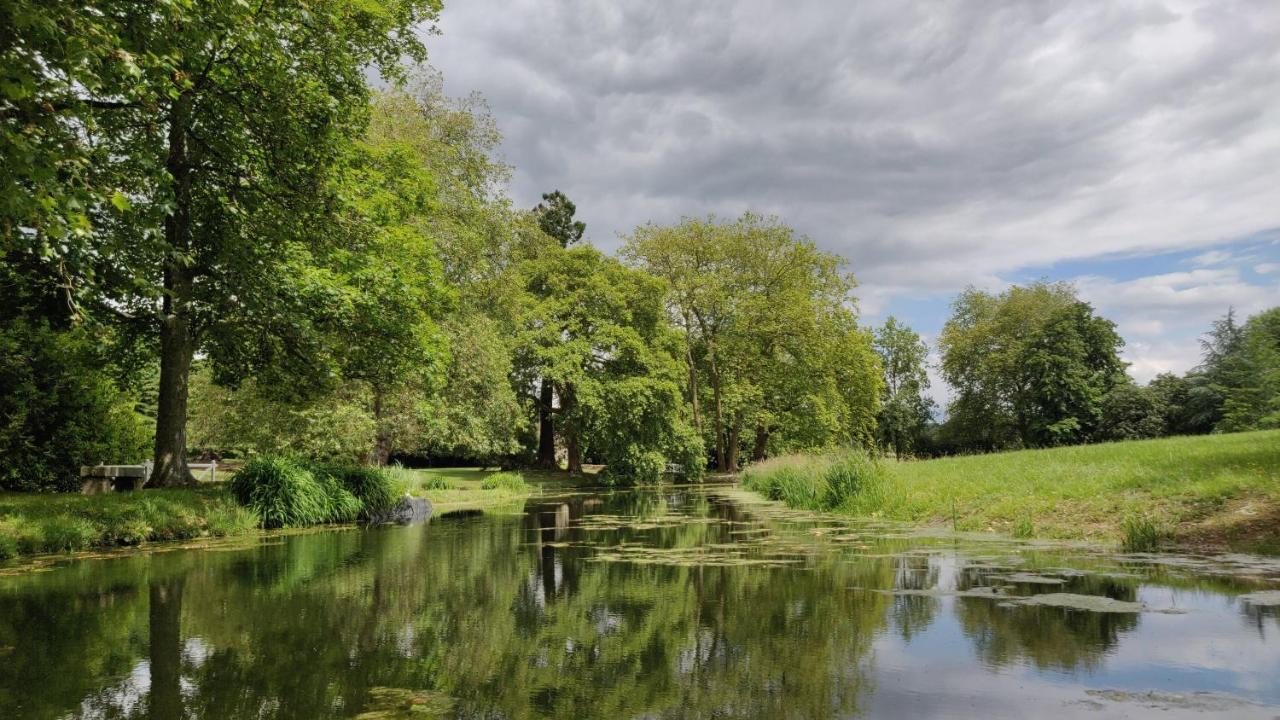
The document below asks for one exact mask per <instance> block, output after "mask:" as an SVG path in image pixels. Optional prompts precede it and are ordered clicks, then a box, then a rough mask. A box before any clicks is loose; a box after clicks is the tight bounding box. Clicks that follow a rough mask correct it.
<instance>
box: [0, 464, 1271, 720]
mask: <svg viewBox="0 0 1280 720" xmlns="http://www.w3.org/2000/svg"><path fill="white" fill-rule="evenodd" d="M1278 590H1280V560H1277V559H1275V558H1264V557H1252V556H1244V555H1234V556H1219V557H1212V558H1210V557H1198V556H1190V555H1153V556H1137V555H1127V556H1126V555H1117V554H1113V553H1108V552H1105V551H1103V550H1100V549H1098V548H1093V547H1089V546H1084V545H1078V544H1066V543H1047V542H1021V541H1015V540H1010V539H1008V538H998V537H995V536H986V535H971V536H970V535H953V534H949V533H945V532H940V531H931V532H929V531H921V530H918V529H912V528H907V527H902V526H895V525H890V524H885V523H877V522H874V521H857V520H839V519H833V518H824V517H815V516H811V515H808V514H805V513H800V512H794V511H789V510H785V509H782V508H779V507H777V506H772V505H766V504H762V503H757V502H753V501H751V500H749V499H748V498H747V497H746V496H743V495H741V494H740V493H738V492H737V491H735V490H732V489H730V488H723V487H717V486H714V485H711V486H707V487H696V486H693V487H671V488H664V489H661V490H636V491H604V490H602V491H583V492H575V493H568V494H565V495H563V496H538V497H535V498H533V499H530V500H529V501H528V502H527V503H526V504H525V506H524V508H523V509H520V508H514V509H508V510H506V511H502V512H494V513H477V512H470V513H453V514H447V513H446V514H437V515H435V516H434V517H432V518H430V520H429V521H428V522H426V523H425V524H421V525H415V526H409V527H380V528H368V529H359V528H346V529H326V530H323V531H313V532H306V533H299V534H292V535H278V536H267V537H261V538H252V539H249V540H245V539H239V540H227V541H217V542H208V543H200V544H196V545H192V546H181V547H179V546H153V547H150V548H147V549H144V550H141V551H132V552H117V553H100V554H96V555H90V556H82V557H75V558H69V559H65V560H58V561H55V562H51V563H43V564H39V565H37V566H36V567H30V564H29V563H28V566H26V567H24V566H9V567H8V568H0V718H36V719H44V718H48V719H54V718H143V717H151V718H165V719H170V718H180V717H187V718H219V719H222V718H308V719H310V718H351V717H360V718H366V719H372V718H399V717H403V718H429V717H443V718H493V719H497V718H513V719H514V718H609V719H616V718H837V717H846V718H853V717H870V718H882V717H910V718H934V717H937V718H964V717H983V718H1037V717H1044V718H1063V717H1084V718H1112V717H1159V718H1177V717H1231V718H1248V717H1259V718H1275V717H1277V716H1280V592H1278Z"/></svg>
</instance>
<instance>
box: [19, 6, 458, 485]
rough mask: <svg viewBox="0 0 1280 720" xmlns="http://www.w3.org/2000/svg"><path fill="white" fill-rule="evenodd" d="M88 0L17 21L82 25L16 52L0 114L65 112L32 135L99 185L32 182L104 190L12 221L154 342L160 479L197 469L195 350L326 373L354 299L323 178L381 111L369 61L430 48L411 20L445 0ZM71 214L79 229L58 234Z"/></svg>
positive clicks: (394, 69)
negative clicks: (372, 100)
mask: <svg viewBox="0 0 1280 720" xmlns="http://www.w3.org/2000/svg"><path fill="white" fill-rule="evenodd" d="M39 5H40V4H32V5H30V7H28V5H27V4H25V3H24V4H22V5H21V6H20V7H19V10H20V11H22V12H24V13H26V12H35V11H36V10H39V8H38V6H39ZM77 5H78V7H77V8H76V9H75V10H72V11H70V12H65V13H64V12H61V11H58V12H56V13H53V12H50V13H48V14H49V15H50V16H51V17H52V22H53V23H54V24H53V25H52V26H49V25H41V24H40V18H37V19H36V20H31V18H30V17H29V16H28V15H21V16H20V17H19V22H20V24H19V26H23V25H24V24H33V26H40V27H41V29H40V31H39V33H38V34H35V35H33V37H38V38H43V39H44V40H42V41H41V42H44V41H45V40H47V41H48V43H51V44H53V45H56V44H57V43H58V42H60V41H61V40H62V38H60V37H54V36H55V35H57V34H58V33H60V32H68V31H70V32H73V33H74V32H82V33H83V35H84V37H83V38H75V37H73V38H72V39H71V40H70V43H69V47H71V48H73V49H74V50H73V51H71V52H65V53H64V54H66V55H67V56H68V57H67V58H65V59H66V62H65V63H64V64H63V65H58V64H56V63H55V64H53V65H49V64H46V63H42V62H41V61H39V60H37V61H26V62H18V61H11V60H12V55H9V54H7V55H6V57H5V61H4V65H5V73H6V74H10V73H12V72H16V73H18V74H19V75H21V76H22V77H21V78H20V79H19V84H20V86H21V87H23V88H25V89H24V90H22V91H21V92H20V93H19V94H20V95H22V97H20V98H18V99H17V100H16V101H15V102H14V104H13V105H6V106H5V107H4V108H3V109H2V110H3V112H4V114H5V119H6V123H8V122H9V120H10V118H11V117H19V116H21V117H30V115H31V113H32V112H35V109H36V108H39V109H40V110H41V111H42V112H45V113H50V114H52V115H54V116H56V117H55V118H54V119H52V120H49V119H40V120H39V121H37V122H36V123H35V124H36V125H37V126H45V127H47V128H52V130H49V132H47V133H45V134H44V135H41V137H40V138H36V139H34V140H31V142H32V143H34V144H35V145H36V146H37V149H38V150H39V153H37V154H41V153H43V154H44V155H45V156H48V155H58V154H59V153H63V152H64V150H63V148H66V149H65V155H66V158H67V160H68V162H69V163H70V165H71V166H72V167H77V168H78V167H81V166H82V165H81V164H77V163H78V162H79V160H78V158H79V157H82V156H84V155H85V153H86V152H87V153H89V154H90V155H92V157H94V158H95V161H96V163H97V166H96V167H95V168H94V169H93V170H92V172H91V173H89V174H90V175H91V176H92V182H89V183H84V182H81V181H79V180H77V179H76V178H77V177H79V175H76V173H78V172H79V171H78V170H77V171H75V172H73V173H71V174H70V175H67V176H57V177H55V178H53V179H52V180H51V181H48V182H42V181H43V180H46V179H47V178H44V177H42V176H41V175H40V174H39V173H37V172H32V173H26V176H25V177H23V178H20V179H19V183H25V184H28V185H32V186H39V187H48V186H50V185H51V184H52V185H54V186H57V185H58V184H59V183H65V184H66V186H67V187H70V188H73V189H74V188H78V187H81V186H87V187H89V188H90V189H91V190H93V192H91V193H87V194H86V193H73V192H71V191H70V190H68V191H66V192H60V193H59V194H57V198H71V200H65V201H63V200H59V201H58V202H55V203H54V204H55V205H58V207H57V208H55V209H54V210H53V211H51V212H49V213H46V214H44V215H38V214H32V213H31V212H27V211H26V210H24V208H23V207H17V209H16V211H11V212H10V217H13V216H16V217H17V220H18V222H19V223H20V227H19V228H18V230H17V232H13V231H12V228H10V231H9V233H10V237H17V238H21V239H22V240H23V241H24V242H25V244H26V246H27V247H25V248H19V249H20V250H27V251H29V252H32V253H35V254H37V255H38V256H43V257H47V267H48V272H49V273H51V274H54V273H63V274H65V276H66V284H67V285H68V286H71V287H74V288H75V291H74V293H72V295H73V296H74V297H75V298H76V299H77V300H78V301H79V302H80V303H82V304H83V306H84V308H85V310H86V311H87V312H98V313H101V314H103V315H108V314H109V315H112V316H117V317H119V318H121V319H122V320H123V322H124V323H125V324H126V325H128V326H131V327H132V328H133V329H135V330H138V331H139V332H141V333H149V334H151V336H152V337H154V338H156V339H157V340H158V349H159V357H160V387H159V397H158V404H157V420H156V436H155V461H156V464H155V470H154V473H153V475H152V478H151V481H152V483H153V484H155V485H174V484H182V483H185V482H189V481H190V480H191V475H190V472H189V471H188V469H187V464H186V420H187V386H188V380H189V376H190V370H191V363H192V358H193V357H194V355H195V353H196V352H197V350H199V351H201V352H204V353H207V354H208V355H209V356H210V358H211V359H212V360H213V362H214V364H215V367H220V368H222V369H223V373H224V374H225V373H230V372H233V371H234V372H236V373H253V372H256V371H258V370H261V369H265V368H268V367H279V366H288V367H289V368H290V369H291V370H294V371H298V372H304V373H306V375H305V376H306V377H311V378H319V379H323V378H324V377H325V376H326V375H328V374H330V373H331V371H332V370H333V367H334V366H335V365H337V364H338V363H337V361H336V359H335V358H334V353H333V352H332V351H331V350H332V349H330V348H325V347H324V345H323V342H322V341H323V340H324V339H326V338H329V337H332V333H330V332H329V328H327V327H326V323H327V322H328V320H327V319H326V314H327V312H326V311H327V310H328V309H330V308H331V307H332V305H333V301H334V299H335V294H340V293H337V292H335V289H334V285H335V280H340V279H341V277H335V274H334V272H336V273H337V275H338V276H341V275H342V274H343V273H345V272H347V271H346V270H344V269H342V268H339V269H337V270H336V271H334V272H331V271H330V270H331V268H332V263H333V262H335V261H336V262H337V263H338V264H339V265H341V264H342V260H343V258H342V257H341V256H340V255H341V252H342V248H341V247H337V246H335V242H340V241H341V240H342V239H343V237H344V236H343V234H342V233H340V232H337V233H335V232H330V228H331V227H332V226H333V223H334V218H335V217H336V216H337V215H339V214H340V213H338V212H336V209H337V208H338V207H340V206H341V205H342V199H341V198H340V197H335V196H334V195H333V194H332V193H330V192H329V188H330V187H331V180H332V172H333V168H334V167H335V166H336V165H337V164H338V161H339V160H340V159H341V158H342V156H343V154H344V153H345V152H346V151H347V148H348V147H349V142H350V141H351V140H352V139H353V138H356V137H357V136H358V135H359V134H360V133H361V131H362V130H363V128H364V125H365V122H366V120H367V108H368V98H369V90H368V82H367V78H368V73H369V69H370V67H371V66H374V67H378V68H380V69H381V70H382V71H383V72H384V74H386V75H387V76H389V77H396V75H397V73H398V63H399V62H400V60H401V58H403V57H405V56H409V57H421V56H422V55H423V53H424V50H423V46H422V44H421V42H420V41H419V40H418V36H417V28H418V27H419V26H420V25H421V24H422V23H423V22H428V21H431V20H432V19H433V18H434V17H435V15H436V13H437V12H438V10H439V2H438V0H395V1H392V0H382V1H380V0H371V1H369V2H363V3H347V2H342V1H341V0H317V2H312V3H307V4H305V5H304V4H302V3H298V2H295V1H293V0H259V1H258V2H252V3H205V4H200V5H198V6H192V5H191V4H189V3H186V2H178V1H176V0H168V1H161V2H152V1H150V0H149V1H147V2H141V1H131V2H130V1H123V0H116V1H112V0H101V1H100V2H84V3H79V4H77ZM40 11H41V12H43V10H40ZM86 18H88V19H86ZM50 27H56V31H54V30H50ZM50 38H52V39H50ZM59 52H63V51H61V50H60V51H59ZM20 54H21V53H20ZM60 57H61V56H60ZM25 59H26V60H29V59H30V58H29V57H27V58H25ZM82 67H90V68H92V71H91V72H89V73H84V72H81V71H80V70H79V68H82ZM31 74H34V77H35V79H34V80H31V81H27V80H26V79H25V78H26V77H27V76H28V75H31ZM11 128H12V126H10V125H8V124H7V125H6V134H8V133H9V131H10V130H11ZM44 138H49V139H48V140H47V141H46V140H45V139H44ZM81 175H84V173H81ZM8 192H9V189H8V188H6V193H8ZM6 206H7V207H11V208H12V207H13V204H12V203H9V202H8V201H6ZM77 208H83V210H78V209H77ZM68 209H70V210H71V211H68ZM61 226H69V227H72V228H73V230H74V231H73V232H68V233H63V236H62V238H56V236H55V235H54V234H52V233H50V232H49V231H48V230H47V229H49V228H55V227H61ZM46 247H58V248H61V249H60V250H59V251H58V252H57V253H53V254H50V253H48V252H46V251H45V248H46ZM66 259H72V260H74V262H66V261H64V260H66ZM302 384H303V385H305V383H302Z"/></svg>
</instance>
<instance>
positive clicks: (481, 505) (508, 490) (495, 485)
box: [393, 467, 564, 512]
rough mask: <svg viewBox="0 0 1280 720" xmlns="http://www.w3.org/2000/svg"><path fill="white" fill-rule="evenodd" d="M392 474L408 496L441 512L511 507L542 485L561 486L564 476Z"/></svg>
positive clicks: (453, 471)
mask: <svg viewBox="0 0 1280 720" xmlns="http://www.w3.org/2000/svg"><path fill="white" fill-rule="evenodd" d="M393 472H395V473H396V476H397V478H398V480H399V481H400V482H401V483H403V484H404V485H405V487H407V488H408V489H409V492H410V493H412V494H414V495H417V496H419V497H425V498H426V499H428V500H430V501H431V504H432V506H433V507H435V508H437V510H438V511H440V512H450V511H454V510H483V509H491V508H495V507H500V506H506V505H512V506H514V505H516V504H517V503H523V501H524V499H525V498H527V497H529V496H530V495H531V494H533V493H535V492H538V491H540V489H541V488H543V487H545V486H559V485H562V484H563V483H564V474H563V473H549V472H542V471H530V470H524V471H521V472H519V473H512V472H500V471H499V470H498V469H497V468H478V467H463V468H425V469H413V470H410V469H407V468H400V469H397V470H395V471H393Z"/></svg>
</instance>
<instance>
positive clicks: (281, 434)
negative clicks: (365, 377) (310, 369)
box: [188, 365, 377, 463]
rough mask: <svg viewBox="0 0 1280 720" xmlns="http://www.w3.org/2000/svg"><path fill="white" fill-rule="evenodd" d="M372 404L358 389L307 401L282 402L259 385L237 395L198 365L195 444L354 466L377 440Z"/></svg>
mask: <svg viewBox="0 0 1280 720" xmlns="http://www.w3.org/2000/svg"><path fill="white" fill-rule="evenodd" d="M371 402H372V401H371V398H370V396H369V394H368V392H367V390H362V389H361V388H360V387H359V386H356V385H350V386H345V387H342V388H339V389H337V390H335V391H334V392H333V393H331V394H328V395H324V396H321V397H316V398H305V399H304V398H294V399H288V398H282V397H278V396H277V394H276V393H275V392H274V391H268V390H264V389H263V388H262V387H261V385H260V384H259V383H258V382H256V381H247V382H245V383H242V384H241V385H240V387H238V388H235V389H231V388H227V387H222V386H219V385H217V384H216V383H215V382H214V380H213V376H212V373H210V372H209V370H208V368H206V367H203V366H200V365H197V368H196V369H195V370H194V371H193V372H192V374H191V396H190V408H189V412H190V417H191V421H190V428H189V431H188V438H189V443H190V445H191V446H192V447H195V448H201V449H208V450H217V451H232V452H235V453H238V454H242V455H249V454H263V455H296V456H299V457H307V458H312V459H314V460H319V461H329V462H342V463H354V462H358V461H361V460H363V459H364V458H366V457H367V456H368V454H369V451H370V449H371V448H372V447H373V444H374V440H375V437H376V427H377V423H376V421H375V420H374V418H373V414H372V413H371V412H370V409H369V408H370V405H371Z"/></svg>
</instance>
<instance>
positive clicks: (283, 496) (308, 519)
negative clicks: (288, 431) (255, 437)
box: [230, 457, 334, 528]
mask: <svg viewBox="0 0 1280 720" xmlns="http://www.w3.org/2000/svg"><path fill="white" fill-rule="evenodd" d="M230 488H231V493H232V495H234V496H235V498H236V502H239V503H240V504H241V505H243V506H245V507H247V508H250V509H251V510H253V511H254V512H256V513H257V514H258V518H259V519H260V520H261V522H262V526H263V527H267V528H279V527H300V526H304V525H316V524H319V523H323V522H328V521H329V520H330V517H331V516H330V513H331V512H332V509H333V505H334V501H333V500H332V499H331V498H330V497H329V494H328V491H329V490H330V489H331V488H328V487H326V485H325V484H322V483H320V482H317V481H316V478H315V475H313V474H312V473H311V471H310V470H308V469H307V468H306V467H304V466H303V465H302V464H301V463H299V462H297V461H296V460H293V459H291V458H286V457H257V458H254V459H252V460H250V461H249V462H247V463H245V466H244V467H243V468H241V469H240V471H239V472H237V473H236V474H235V475H233V476H232V478H231V484H230Z"/></svg>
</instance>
